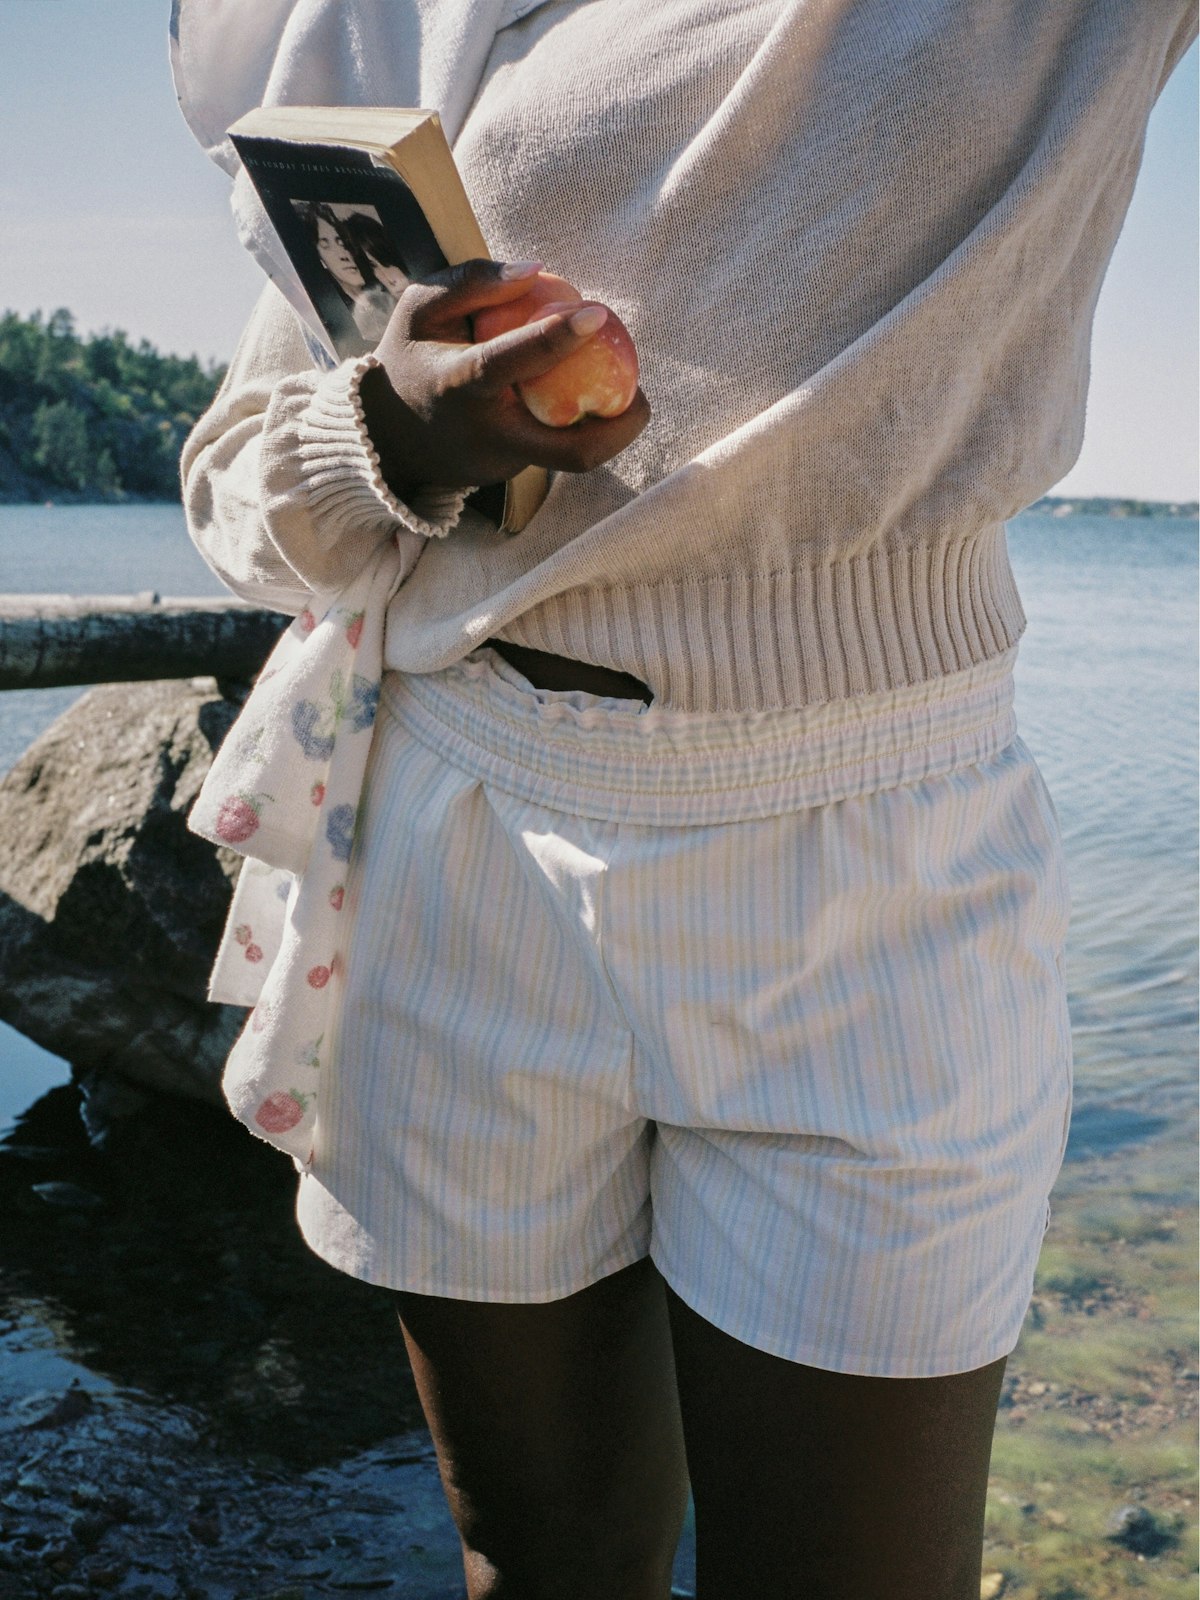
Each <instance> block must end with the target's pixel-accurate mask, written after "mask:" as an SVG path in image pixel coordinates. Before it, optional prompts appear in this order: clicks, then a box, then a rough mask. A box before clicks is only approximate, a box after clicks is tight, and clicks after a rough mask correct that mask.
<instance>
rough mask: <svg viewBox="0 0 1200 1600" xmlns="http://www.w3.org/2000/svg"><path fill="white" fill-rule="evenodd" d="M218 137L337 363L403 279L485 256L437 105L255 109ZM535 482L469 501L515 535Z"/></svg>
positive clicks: (541, 491) (532, 504) (531, 474)
mask: <svg viewBox="0 0 1200 1600" xmlns="http://www.w3.org/2000/svg"><path fill="white" fill-rule="evenodd" d="M229 135H230V138H231V140H232V142H233V145H234V148H235V149H236V150H237V153H238V155H239V157H240V158H241V161H242V163H243V165H244V166H245V168H246V172H247V174H248V176H249V178H250V181H251V182H252V183H253V185H254V187H255V189H256V190H257V192H258V195H259V198H260V199H261V201H262V204H263V208H264V210H265V211H266V213H267V216H268V218H269V219H270V222H271V225H272V227H273V228H274V229H275V232H276V234H277V235H278V237H279V241H280V243H281V244H282V246H283V248H284V250H285V251H286V252H287V255H288V258H289V260H290V261H291V263H292V266H293V267H294V268H295V271H296V274H297V276H298V277H299V279H300V282H301V283H302V285H303V287H304V290H305V293H306V294H307V295H308V297H309V299H310V300H311V302H312V305H313V308H314V310H315V311H316V313H317V316H318V318H319V319H320V323H321V326H322V327H323V328H324V330H325V333H326V336H327V340H328V344H329V348H330V350H331V352H332V353H333V354H334V355H335V356H337V358H338V359H339V360H344V359H346V358H347V357H350V356H356V355H362V354H364V353H365V352H366V351H368V350H371V349H373V348H374V346H375V345H376V343H377V342H378V340H379V339H380V337H381V336H382V334H383V331H384V329H385V328H386V327H387V324H388V319H389V317H390V316H391V313H392V311H393V309H394V308H395V305H396V301H397V299H398V298H399V296H400V295H401V294H402V293H403V290H404V287H405V285H406V284H407V283H408V282H410V281H411V280H412V279H413V278H418V277H424V276H426V275H427V274H429V273H431V272H437V271H439V270H440V269H441V268H443V267H445V266H448V265H453V264H454V263H455V262H458V261H466V260H470V259H471V258H473V257H486V256H488V255H489V251H488V248H487V244H486V242H485V240H484V238H483V234H482V233H481V232H480V229H479V224H478V222H477V221H476V219H475V214H474V212H473V210H472V209H471V203H470V201H469V199H468V197H467V193H466V190H465V189H464V187H463V184H462V179H461V178H460V176H459V173H458V168H457V167H456V165H455V162H454V156H453V154H452V152H451V150H450V146H449V145H448V143H447V142H446V138H445V135H444V133H443V132H442V128H441V123H440V120H439V118H438V116H437V113H436V112H433V111H424V110H419V109H412V110H410V109H401V108H393V107H370V106H368V107H362V106H345V107H343V106H277V107H266V108H262V109H260V110H257V111H251V112H249V113H248V114H247V115H246V116H244V117H242V118H241V119H240V120H239V121H238V122H236V123H234V125H233V127H232V128H230V130H229ZM546 482H547V480H546V474H545V472H544V471H543V470H542V469H541V468H540V467H529V468H526V470H525V471H524V472H522V473H519V474H518V475H517V477H516V478H514V479H512V480H510V482H509V483H508V484H507V485H496V486H494V487H492V488H489V489H484V490H480V491H478V493H477V494H476V495H473V496H472V497H471V504H472V505H474V506H475V507H476V508H477V509H479V510H481V511H482V512H483V513H484V514H485V515H486V516H489V517H490V518H491V519H492V520H493V521H495V522H498V523H499V524H500V526H501V527H502V528H503V529H504V530H505V531H507V532H516V531H517V530H518V529H520V528H522V527H524V525H525V523H526V522H527V521H528V520H529V518H530V517H531V516H532V515H533V513H534V511H535V510H536V509H537V507H538V506H539V505H540V504H541V502H542V500H543V499H544V498H545V492H546Z"/></svg>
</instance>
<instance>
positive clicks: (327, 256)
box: [238, 141, 446, 360]
mask: <svg viewBox="0 0 1200 1600" xmlns="http://www.w3.org/2000/svg"><path fill="white" fill-rule="evenodd" d="M238 143H239V151H240V153H241V154H242V158H243V160H244V161H245V163H246V167H247V169H248V171H249V173H250V176H251V178H252V179H253V181H254V184H255V187H256V188H257V189H258V192H259V195H260V196H261V198H262V201H263V205H264V207H265V208H266V211H267V215H268V216H269V217H270V219H271V223H272V225H273V227H274V228H275V231H276V233H277V234H278V235H279V239H280V242H281V244H282V245H283V247H284V249H285V250H286V251H287V253H288V256H289V258H290V260H291V262H292V265H293V266H294V267H295V269H296V272H297V275H298V276H299V278H300V281H301V283H302V284H303V285H304V288H305V290H306V292H307V294H308V297H309V299H310V300H311V301H312V303H313V307H314V309H315V310H316V313H317V315H318V317H319V318H320V320H321V324H322V326H323V327H324V329H325V331H326V333H327V334H328V336H329V341H330V345H331V347H332V349H333V351H334V353H335V354H336V355H337V356H338V357H339V359H341V360H345V358H346V357H347V356H357V355H362V354H363V353H364V352H365V351H367V350H372V349H374V347H375V345H376V344H377V343H378V342H379V339H380V337H381V336H382V334H383V331H384V329H385V328H386V327H387V324H388V318H389V317H390V316H391V314H392V311H393V309H394V308H395V304H396V300H397V298H398V297H399V295H400V294H401V293H402V292H403V289H404V286H405V285H406V284H407V283H409V282H411V280H412V279H413V278H417V277H423V276H425V275H426V274H428V273H430V272H436V271H439V270H440V269H441V268H442V267H444V266H445V265H446V258H445V256H444V255H443V253H442V251H441V249H440V248H439V246H438V243H437V240H436V239H435V238H434V236H433V231H432V229H431V228H430V226H429V223H428V222H427V221H426V219H425V214H424V212H423V211H422V210H421V207H420V206H419V205H418V204H417V201H416V200H415V199H414V197H413V195H412V192H411V190H410V189H409V187H408V185H407V184H406V183H405V182H404V180H403V179H402V178H401V177H400V175H399V173H397V172H396V171H394V170H393V169H392V168H390V167H384V166H381V165H378V164H374V163H372V162H371V161H370V159H369V157H366V156H364V155H363V154H362V153H361V152H358V151H347V150H341V149H339V150H330V149H324V150H322V149H319V148H314V147H312V146H309V147H301V148H299V149H297V148H296V147H285V148H286V150H287V159H280V153H281V146H280V144H279V143H277V142H275V141H244V142H242V141H239V142H238ZM255 145H257V146H258V148H257V149H256V148H254V146H255ZM268 152H269V154H268Z"/></svg>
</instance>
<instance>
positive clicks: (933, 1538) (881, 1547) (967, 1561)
mask: <svg viewBox="0 0 1200 1600" xmlns="http://www.w3.org/2000/svg"><path fill="white" fill-rule="evenodd" d="M667 1298H668V1303H669V1308H670V1316H671V1324H672V1329H673V1332H674V1347H675V1362H676V1369H677V1374H678V1385H679V1394H680V1401H681V1405H682V1414H683V1427H684V1434H685V1438H686V1440H687V1454H688V1464H689V1467H690V1470H691V1479H692V1492H693V1496H694V1498H695V1502H696V1574H697V1600H776V1597H778V1600H793V1597H794V1600H978V1597H979V1577H980V1565H981V1557H982V1549H983V1518H984V1503H985V1499H986V1495H987V1476H988V1463H989V1460H990V1456H991V1445H992V1432H993V1429H994V1426H995V1419H996V1406H997V1403H998V1401H999V1397H1000V1384H1001V1379H1002V1378H1003V1375H1004V1366H1005V1359H1001V1360H999V1361H995V1362H992V1363H991V1364H990V1365H989V1366H986V1367H981V1368H979V1369H978V1370H977V1371H974V1372H963V1373H956V1374H954V1375H953V1376H950V1377H941V1378H875V1377H855V1376H852V1375H848V1374H845V1373H838V1372H826V1371H822V1370H819V1369H817V1368H815V1367H806V1366H801V1365H800V1364H798V1363H793V1362H789V1361H783V1360H781V1359H779V1358H778V1357H777V1356H771V1355H767V1354H765V1353H764V1352H762V1351H760V1350H753V1349H751V1348H750V1347H749V1346H747V1345H744V1344H741V1343H739V1341H738V1340H736V1339H733V1338H731V1337H730V1336H729V1335H728V1334H726V1333H722V1332H720V1331H719V1330H718V1329H717V1328H714V1327H713V1326H712V1325H711V1324H710V1323H708V1322H706V1321H705V1320H704V1319H703V1318H702V1317H700V1316H698V1315H697V1314H696V1313H695V1312H694V1311H692V1310H691V1309H690V1308H689V1307H688V1306H686V1305H685V1304H684V1303H683V1301H682V1300H680V1299H679V1298H678V1296H677V1295H675V1294H673V1293H671V1291H670V1290H668V1291H667Z"/></svg>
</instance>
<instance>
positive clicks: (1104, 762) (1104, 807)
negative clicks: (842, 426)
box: [0, 506, 1197, 1160]
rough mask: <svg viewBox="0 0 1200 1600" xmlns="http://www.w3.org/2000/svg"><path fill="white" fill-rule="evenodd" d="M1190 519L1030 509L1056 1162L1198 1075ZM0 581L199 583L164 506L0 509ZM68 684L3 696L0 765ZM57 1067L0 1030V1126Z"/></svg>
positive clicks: (180, 588)
mask: <svg viewBox="0 0 1200 1600" xmlns="http://www.w3.org/2000/svg"><path fill="white" fill-rule="evenodd" d="M1196 534H1197V525H1196V522H1195V520H1191V519H1182V518H1150V519H1141V518H1136V519H1134V518H1131V519H1117V518H1107V517H1070V518H1055V517H1053V516H1049V515H1046V514H1027V515H1025V516H1023V517H1019V518H1017V520H1016V521H1015V522H1014V523H1013V524H1012V526H1011V528H1010V530H1009V540H1010V547H1011V550H1012V557H1013V564H1014V567H1015V569H1016V573H1017V580H1018V583H1019V585H1020V589H1021V593H1022V596H1023V598H1024V602H1025V609H1026V612H1027V614H1028V617H1029V628H1028V631H1027V633H1026V635H1025V638H1024V640H1023V642H1022V646H1021V651H1020V657H1019V662H1018V668H1017V684H1018V701H1017V709H1018V716H1019V719H1020V722H1021V728H1022V733H1023V735H1024V737H1025V740H1026V743H1027V744H1028V745H1029V746H1030V748H1031V749H1032V750H1033V752H1034V754H1035V756H1036V757H1037V759H1038V761H1039V763H1040V764H1041V766H1042V769H1043V771H1044V773H1045V775H1046V779H1047V782H1048V783H1049V786H1050V789H1051V792H1052V794H1053V795H1054V798H1055V802H1056V805H1057V807H1058V811H1059V816H1060V818H1061V821H1062V826H1063V832H1064V836H1065V839H1066V847H1067V856H1068V864H1069V869H1070V876H1071V885H1072V899H1073V920H1072V929H1071V936H1070V941H1069V946H1068V985H1069V990H1070V1000H1071V1015H1072V1021H1073V1025H1074V1034H1075V1048H1076V1059H1077V1071H1076V1111H1075V1118H1074V1124H1073V1128H1072V1136H1071V1145H1070V1148H1069V1151H1068V1159H1069V1160H1080V1159H1083V1158H1085V1157H1087V1156H1090V1155H1092V1154H1094V1153H1103V1152H1105V1151H1108V1150H1112V1149H1116V1148H1119V1147H1120V1146H1122V1145H1125V1144H1131V1143H1134V1142H1140V1141H1143V1140H1146V1139H1149V1138H1154V1137H1158V1138H1160V1139H1161V1138H1171V1137H1173V1138H1175V1139H1176V1140H1178V1139H1181V1138H1182V1139H1186V1138H1187V1137H1189V1131H1190V1129H1191V1126H1192V1120H1193V1108H1194V1081H1195V1048H1196V1046H1195V1038H1196V1034H1195V1026H1196V944H1197V940H1196V926H1197V863H1196V853H1197V838H1196V825H1195V819H1196V811H1197V797H1196V764H1195V750H1196V742H1197V691H1196V653H1197V640H1196V631H1197V624H1196V618H1197V544H1196ZM0 587H2V588H3V589H4V590H7V591H9V592H27V593H55V592H63V591H68V592H71V593H75V594H87V593H106V594H116V593H123V592H128V593H136V592H138V591H140V590H145V589H158V590H159V592H160V593H162V594H166V595H170V594H174V595H187V594H193V595H201V594H205V595H213V594H220V593H222V592H223V591H222V589H221V585H220V584H219V582H218V581H217V579H216V578H215V577H214V576H213V575H212V573H211V572H209V570H208V568H207V567H206V566H205V565H204V563H203V562H202V561H201V559H200V557H199V556H198V555H197V554H196V552H195V550H194V549H193V548H192V546H191V544H190V543H189V542H188V540H187V536H186V533H185V531H184V525H183V514H182V511H181V510H180V509H179V508H178V507H176V506H135V507H128V508H126V507H119V506H103V507H90V506H88V507H43V506H15V507H0ZM80 692H81V691H78V690H74V689H49V690H34V691H28V692H15V693H9V694H5V695H3V696H0V770H7V768H8V767H9V766H10V765H11V764H12V762H13V761H14V760H15V759H16V758H17V756H18V755H19V754H20V753H21V751H22V750H23V749H24V748H25V747H26V745H27V744H28V743H29V742H30V740H31V739H33V738H34V737H35V736H36V734H37V733H38V732H39V731H40V730H41V729H42V728H44V727H46V726H47V725H48V724H49V722H50V721H52V720H53V718H54V717H55V716H57V715H58V714H59V712H60V711H62V710H63V709H64V707H65V706H66V705H68V704H70V703H71V701H72V700H73V699H74V698H75V697H76V696H77V695H78V694H79V693H80ZM65 1071H66V1069H65V1066H64V1064H63V1063H61V1062H59V1061H57V1060H56V1059H55V1058H54V1057H50V1056H47V1055H46V1053H45V1052H42V1051H39V1050H38V1049H37V1048H36V1046H33V1045H31V1044H30V1043H29V1042H28V1041H26V1040H23V1039H21V1038H20V1037H19V1036H18V1035H16V1034H14V1033H13V1032H12V1030H11V1029H7V1030H4V1031H3V1033H2V1034H0V1126H3V1125H4V1124H6V1123H7V1122H8V1120H9V1119H11V1117H12V1116H13V1115H14V1114H15V1113H16V1112H18V1111H19V1110H21V1109H23V1108H24V1107H25V1106H26V1105H28V1104H29V1103H30V1102H31V1101H32V1100H34V1099H35V1098H36V1097H37V1096H38V1094H40V1093H41V1092H42V1091H43V1090H44V1088H46V1087H49V1086H50V1085H51V1084H52V1083H55V1082H62V1081H64V1078H65Z"/></svg>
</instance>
